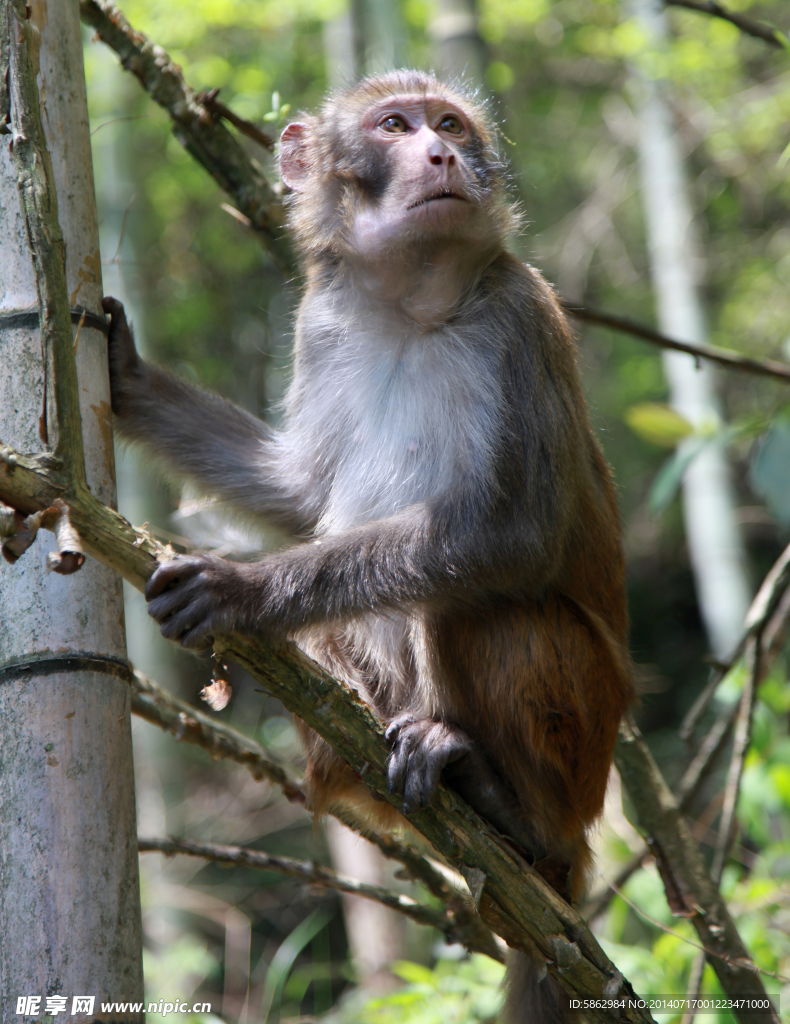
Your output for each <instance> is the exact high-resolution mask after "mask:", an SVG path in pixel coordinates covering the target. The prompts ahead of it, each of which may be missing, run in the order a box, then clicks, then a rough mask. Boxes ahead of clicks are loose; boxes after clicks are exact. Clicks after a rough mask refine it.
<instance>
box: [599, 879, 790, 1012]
mask: <svg viewBox="0 0 790 1024" xmlns="http://www.w3.org/2000/svg"><path fill="white" fill-rule="evenodd" d="M609 884H610V885H613V883H612V882H610V883H609ZM615 895H617V896H619V897H620V899H621V900H622V901H623V902H624V903H627V904H628V906H629V907H630V908H631V909H632V910H633V911H634V912H635V913H637V914H639V916H640V917H641V918H642V919H643V920H644V921H648V922H649V923H650V924H652V925H653V926H654V927H656V928H658V929H659V930H660V931H662V932H666V934H667V935H672V936H673V937H674V938H676V939H680V941H681V942H685V943H686V945H688V946H693V947H694V948H695V949H698V950H700V951H701V952H702V953H703V954H704V955H705V956H708V957H711V958H712V959H714V960H721V961H723V962H724V963H726V964H727V965H728V966H733V967H741V966H743V962H742V961H739V960H734V959H733V958H732V957H730V956H727V954H725V953H720V952H718V951H717V950H715V949H708V948H707V947H706V946H701V945H700V944H699V943H698V942H695V941H694V940H693V939H687V938H686V936H685V935H681V934H680V932H676V931H675V929H674V928H670V927H669V925H666V924H664V922H663V921H659V920H658V918H655V917H651V916H650V914H648V913H646V912H645V911H644V910H642V908H641V907H640V906H638V905H637V904H636V903H634V901H633V900H630V899H629V898H628V897H627V896H626V895H625V893H624V892H617V893H615ZM749 965H750V966H751V970H752V972H753V973H754V974H762V975H764V976H765V977H766V978H775V979H776V980H777V981H781V982H785V983H787V982H788V981H790V978H785V977H784V976H783V975H781V974H776V973H775V972H774V971H765V970H763V969H762V968H761V967H757V966H756V965H755V964H753V963H752V962H751V961H749ZM733 1012H735V1011H733ZM765 1016H766V1018H767V1019H768V1020H771V1019H772V1018H771V1016H770V1015H769V1014H765ZM773 1019H775V1020H777V1021H778V1019H779V1018H778V1017H775V1018H773Z"/></svg>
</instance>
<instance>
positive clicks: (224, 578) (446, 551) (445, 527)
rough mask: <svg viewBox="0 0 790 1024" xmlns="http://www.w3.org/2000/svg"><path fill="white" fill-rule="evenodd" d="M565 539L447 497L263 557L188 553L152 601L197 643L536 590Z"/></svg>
mask: <svg viewBox="0 0 790 1024" xmlns="http://www.w3.org/2000/svg"><path fill="white" fill-rule="evenodd" d="M562 543H563V541H562V537H561V531H559V530H557V531H554V532H553V531H551V530H546V531H539V530H538V529H536V528H534V526H533V524H531V523H530V522H529V520H528V517H527V516H526V515H522V516H521V517H518V516H515V515H513V514H512V512H511V514H510V515H507V516H506V515H505V513H504V510H502V509H497V508H496V507H481V506H480V505H479V504H478V502H476V501H475V500H474V496H471V495H466V496H463V495H456V496H452V495H447V496H444V497H443V498H441V499H436V500H435V501H433V502H426V503H421V504H417V505H413V506H411V507H409V508H407V509H404V510H403V511H402V512H400V513H398V514H397V515H394V516H390V517H388V518H387V519H382V520H375V521H372V522H369V523H366V524H364V525H362V526H359V527H355V528H353V529H351V530H348V531H346V532H345V533H341V534H338V535H336V536H331V535H330V536H325V537H322V538H321V539H320V540H318V541H316V542H315V543H313V544H305V545H300V546H298V547H293V548H289V549H287V550H285V551H281V552H276V553H274V554H271V555H267V556H265V557H264V558H263V559H261V560H260V561H258V562H253V563H240V562H229V561H226V560H224V559H221V558H217V557H215V556H211V555H188V556H180V557H178V558H176V559H173V560H172V561H171V562H167V563H165V564H164V565H162V566H160V567H159V569H157V571H156V572H155V573H154V575H153V576H152V577H151V579H150V580H149V581H148V585H147V587H146V598H147V599H148V601H149V602H150V603H149V608H148V611H149V614H150V615H151V616H152V617H153V618H154V619H156V621H157V622H158V623H159V624H160V626H161V629H162V634H163V635H164V636H165V637H167V638H168V639H171V640H176V641H178V642H180V643H181V644H183V645H184V646H185V647H196V648H199V647H205V646H207V645H208V643H209V640H208V638H209V637H210V636H211V635H213V634H215V633H227V632H233V631H240V632H256V631H268V630H274V631H277V632H292V631H294V630H297V629H299V628H300V627H302V626H305V625H308V624H310V623H314V622H322V621H327V620H339V621H342V620H343V619H350V618H353V617H354V616H356V615H360V614H363V613H365V612H368V611H371V610H377V609H382V610H383V609H386V608H393V607H400V608H409V607H414V606H416V605H420V604H423V603H430V604H433V605H438V606H441V605H443V604H447V605H451V604H453V603H455V602H460V603H471V602H476V601H479V600H480V599H481V598H485V597H486V596H495V595H497V594H514V593H524V594H536V593H539V592H540V590H541V589H542V588H543V587H544V586H546V584H548V583H549V582H550V580H551V577H552V575H553V573H554V572H555V571H556V567H557V566H558V564H559V563H560V560H561V556H560V553H559V550H560V549H561V546H562Z"/></svg>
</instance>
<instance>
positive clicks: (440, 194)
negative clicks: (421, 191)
mask: <svg viewBox="0 0 790 1024" xmlns="http://www.w3.org/2000/svg"><path fill="white" fill-rule="evenodd" d="M439 199H458V200H460V201H461V202H462V203H466V202H468V201H469V200H468V199H467V198H466V196H463V195H461V193H460V192H453V191H452V190H451V189H449V188H442V189H439V190H438V191H437V192H432V193H431V194H430V195H429V196H425V198H424V199H420V200H419V202H416V203H412V204H411V206H410V207H409V209H410V210H416V209H417V207H418V206H425V205H426V204H427V203H433V202H436V200H439Z"/></svg>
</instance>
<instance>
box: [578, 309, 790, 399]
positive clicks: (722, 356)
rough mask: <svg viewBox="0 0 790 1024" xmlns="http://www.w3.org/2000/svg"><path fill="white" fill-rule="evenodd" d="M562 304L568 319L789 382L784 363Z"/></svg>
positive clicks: (789, 374)
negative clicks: (750, 355) (679, 336)
mask: <svg viewBox="0 0 790 1024" xmlns="http://www.w3.org/2000/svg"><path fill="white" fill-rule="evenodd" d="M560 304H561V305H562V308H563V309H564V310H565V312H566V313H567V314H568V315H569V316H572V317H575V318H576V319H577V320H585V321H587V322H588V323H591V324H600V325H601V326H602V327H610V328H611V329H612V330H613V331H622V332H623V333H624V334H632V335H634V337H637V338H642V340H643V341H649V342H650V343H651V344H653V345H659V346H660V347H661V348H668V349H672V351H673V352H686V353H688V355H690V356H695V357H696V358H697V359H708V360H710V361H711V362H714V363H719V364H720V365H721V366H726V367H727V369H728V370H741V371H742V372H743V373H755V374H758V375H759V376H761V377H774V378H778V379H779V380H782V381H786V382H790V366H788V365H787V364H785V363H778V362H776V361H775V360H772V359H764V360H762V359H751V358H750V357H749V356H742V355H741V354H740V353H738V352H732V351H731V350H730V349H727V348H718V347H717V346H715V345H694V344H692V343H691V342H687V341H678V340H677V339H676V338H670V337H668V336H667V335H666V334H661V332H660V331H656V330H654V329H653V328H652V327H648V326H647V325H646V324H641V323H639V322H638V321H636V320H631V319H629V318H627V317H623V316H613V315H612V314H611V313H606V312H604V311H603V310H601V309H593V308H592V307H591V306H586V305H582V304H581V303H577V302H571V301H570V300H569V299H563V298H561V299H560Z"/></svg>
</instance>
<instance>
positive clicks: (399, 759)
mask: <svg viewBox="0 0 790 1024" xmlns="http://www.w3.org/2000/svg"><path fill="white" fill-rule="evenodd" d="M384 738H385V739H386V740H387V741H388V742H389V743H392V744H393V747H392V753H391V754H390V756H389V760H388V761H387V790H388V791H389V792H390V793H399V792H402V793H403V813H404V814H409V813H410V812H411V811H416V810H417V808H418V807H426V806H427V805H428V804H429V803H430V802H431V800H432V799H433V797H434V795H435V793H436V789H437V787H438V785H439V776H440V775H441V773H442V769H443V768H444V767H445V765H448V764H450V763H451V762H453V761H457V760H458V759H459V758H461V757H463V756H464V754H468V753H469V752H470V751H471V750H472V741H471V739H470V738H469V737H468V736H467V734H466V733H465V732H464V731H463V729H459V728H458V726H456V725H450V724H449V723H448V722H437V721H436V720H435V719H433V718H417V717H415V716H414V715H410V714H408V713H407V714H403V715H398V717H397V718H396V719H395V720H394V721H393V722H392V723H391V724H390V726H389V728H388V729H387V731H386V733H385V734H384Z"/></svg>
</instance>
